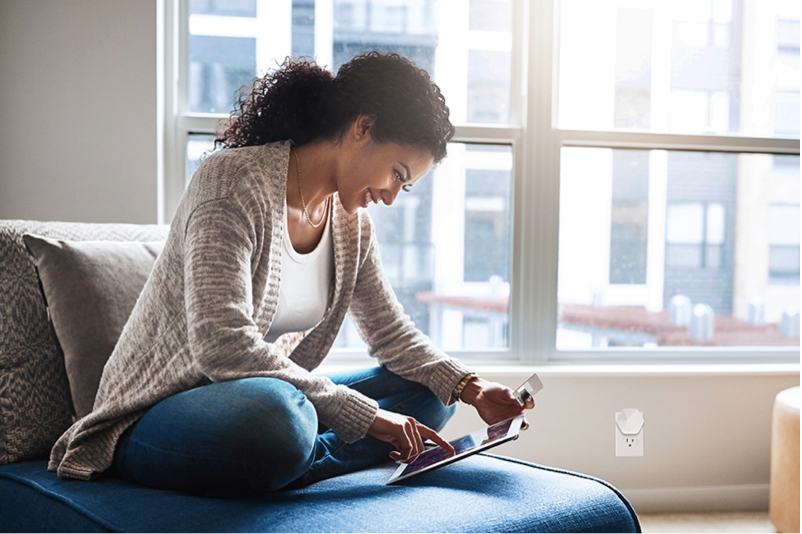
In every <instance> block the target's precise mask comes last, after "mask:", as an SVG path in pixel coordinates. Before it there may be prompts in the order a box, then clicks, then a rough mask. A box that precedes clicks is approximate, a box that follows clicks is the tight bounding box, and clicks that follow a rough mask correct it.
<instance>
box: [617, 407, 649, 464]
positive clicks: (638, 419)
mask: <svg viewBox="0 0 802 534" xmlns="http://www.w3.org/2000/svg"><path fill="white" fill-rule="evenodd" d="M643 423H644V421H643V412H641V411H638V410H636V409H635V408H625V409H623V410H621V411H620V412H616V414H615V455H616V456H643V427H644V424H643Z"/></svg>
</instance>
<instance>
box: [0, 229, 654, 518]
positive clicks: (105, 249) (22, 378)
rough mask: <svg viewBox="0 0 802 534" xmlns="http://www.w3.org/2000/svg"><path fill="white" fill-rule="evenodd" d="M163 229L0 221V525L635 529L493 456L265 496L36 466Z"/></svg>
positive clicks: (102, 352) (601, 499)
mask: <svg viewBox="0 0 802 534" xmlns="http://www.w3.org/2000/svg"><path fill="white" fill-rule="evenodd" d="M167 231H168V227H167V226H159V225H128V224H89V223H63V222H37V221H19V220H12V221H0V531H4V532H32V531H39V532H53V531H57V532H79V531H80V532H118V531H134V532H135V531H148V532H198V531H201V532H211V531H214V532H255V531H259V532H407V531H411V532H640V524H639V522H638V517H637V515H636V513H635V511H634V510H633V508H632V506H631V505H630V503H629V502H628V501H627V500H626V498H625V497H624V496H623V495H622V494H621V493H620V492H619V491H618V490H616V489H615V488H614V487H613V486H611V485H610V484H608V483H606V482H604V481H602V480H599V479H597V478H593V477H590V476H586V475H581V474H577V473H571V472H567V471H564V470H560V469H554V468H551V467H544V466H539V465H533V464H531V463H527V462H523V461H519V460H515V459H512V458H505V457H502V456H497V455H493V454H478V455H475V456H472V457H470V458H468V459H466V460H464V461H461V462H457V463H455V464H452V465H450V466H448V467H444V468H442V469H438V470H435V471H432V472H428V473H424V474H421V475H420V476H418V477H414V478H412V479H409V480H407V481H404V482H401V483H399V484H396V485H391V486H387V485H385V484H384V482H385V480H386V479H387V478H388V477H389V476H390V474H391V473H392V471H393V470H394V464H393V463H392V462H389V461H388V463H387V464H386V465H381V466H378V467H375V468H372V469H367V470H364V471H360V472H356V473H352V474H349V475H345V476H341V477H337V478H334V479H330V480H325V481H322V482H319V483H316V484H313V485H311V486H309V487H306V488H303V489H298V490H291V491H279V492H274V493H268V494H258V493H253V492H249V491H246V490H238V489H228V490H219V491H216V492H207V493H205V494H186V493H179V492H172V491H164V490H156V489H150V488H146V487H142V486H139V485H136V484H132V483H129V482H127V481H125V480H122V479H121V478H119V477H117V476H115V475H114V474H113V473H106V474H104V475H102V476H100V477H98V478H97V479H95V480H92V481H89V482H87V481H77V480H62V479H60V478H59V477H58V476H57V475H56V474H55V473H52V472H49V471H48V470H47V458H48V455H49V452H50V448H51V447H52V445H53V443H54V442H55V441H56V439H58V437H59V436H60V435H61V434H62V433H63V432H64V430H66V429H67V428H68V427H69V426H70V425H71V424H72V423H73V421H75V420H77V418H78V417H80V416H81V415H82V414H85V413H86V412H87V410H91V400H92V397H93V394H94V393H93V392H94V390H96V388H97V381H98V380H99V376H100V373H101V372H102V366H103V363H104V362H105V358H107V357H108V355H109V354H110V352H111V349H112V348H113V345H114V342H115V340H116V337H117V336H119V333H120V331H121V328H122V326H123V324H124V322H125V319H126V317H127V315H126V314H127V313H130V309H131V308H132V307H133V304H134V302H135V300H136V296H137V295H138V291H139V290H140V289H141V287H142V285H143V284H144V279H145V278H146V277H147V273H148V272H149V267H148V266H149V265H152V262H153V261H155V257H156V255H157V254H158V251H159V250H160V246H161V244H162V243H163V240H164V239H165V238H166V235H167ZM126 310H127V311H126ZM532 431H535V432H537V430H536V429H533V430H530V432H532Z"/></svg>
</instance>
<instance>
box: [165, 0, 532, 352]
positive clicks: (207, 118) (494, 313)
mask: <svg viewBox="0 0 802 534" xmlns="http://www.w3.org/2000/svg"><path fill="white" fill-rule="evenodd" d="M174 7H175V9H176V10H177V16H176V19H177V21H178V27H179V28H181V27H182V24H184V26H183V28H184V29H183V32H184V33H179V36H180V39H179V48H178V50H177V57H178V59H179V61H178V73H179V76H178V78H179V79H181V78H182V74H184V77H185V79H186V85H185V86H181V85H180V84H179V85H178V86H177V87H176V90H177V98H176V102H177V106H176V109H175V110H174V115H175V116H176V125H177V130H178V132H177V135H176V140H177V143H176V144H177V146H179V147H181V148H182V151H183V152H184V157H183V158H181V160H180V163H177V164H176V170H178V166H179V165H180V168H181V171H180V176H181V177H182V180H181V183H180V184H175V186H174V189H173V193H172V198H171V199H169V200H168V203H169V204H171V207H174V205H175V204H177V202H178V198H180V192H181V191H182V190H183V187H185V185H186V184H187V183H188V182H189V180H190V179H191V177H192V174H193V173H194V171H195V169H196V168H197V166H198V164H199V162H200V159H201V158H202V156H203V154H204V153H205V152H207V151H208V150H210V149H211V148H212V141H213V136H212V135H210V134H211V133H212V132H213V130H214V128H215V126H216V124H217V122H218V121H219V120H220V119H221V118H224V117H225V116H227V115H228V113H229V112H230V111H231V109H232V108H233V105H234V101H235V98H236V96H237V94H238V91H240V90H241V88H243V87H246V86H249V85H250V83H251V81H252V79H253V78H254V76H257V75H262V74H264V73H265V72H266V71H267V70H268V69H271V68H275V67H276V66H277V65H278V64H279V63H280V62H281V61H283V59H284V57H285V56H287V55H290V54H292V55H293V56H305V57H309V58H315V59H316V61H317V62H318V64H321V65H326V66H328V68H330V69H331V70H332V71H334V72H336V70H337V69H338V68H339V66H340V65H342V64H343V63H345V62H346V61H348V60H349V59H350V58H352V57H353V56H355V55H357V54H359V53H362V52H364V51H368V50H381V51H393V52H397V53H399V54H402V55H404V56H406V57H408V58H410V59H411V60H413V61H414V62H416V64H417V65H418V66H420V67H422V68H425V69H426V70H427V71H428V72H429V74H430V75H431V76H432V78H433V79H434V80H435V81H436V82H437V83H438V85H439V86H440V87H441V89H442V90H443V92H444V94H446V95H448V104H449V108H450V110H451V116H452V121H453V122H454V123H455V124H456V125H458V126H459V127H460V128H459V130H458V132H457V137H456V138H455V142H453V143H451V145H450V146H449V149H448V151H449V156H448V158H447V159H446V160H445V161H444V162H443V163H442V164H440V165H439V166H437V167H436V168H435V169H433V170H432V172H431V176H430V177H427V178H426V179H424V180H422V181H421V182H420V183H419V185H418V186H416V187H415V188H414V189H413V190H412V192H411V194H404V195H400V196H399V198H398V199H397V201H396V203H395V204H394V205H393V206H392V207H389V208H388V207H385V206H381V207H378V208H376V207H371V208H370V212H371V216H372V218H373V220H374V223H375V225H376V231H377V237H378V240H379V244H380V252H381V255H382V262H383V265H384V267H385V271H386V273H387V276H388V278H389V279H390V281H391V283H392V284H393V288H394V290H395V291H396V295H397V296H398V298H399V300H400V302H401V303H402V305H403V306H404V310H405V312H406V313H408V314H409V315H410V316H411V318H412V319H413V321H414V322H415V324H416V326H418V328H420V329H421V330H422V331H423V332H424V333H426V334H428V335H429V336H430V337H431V338H432V339H433V340H434V342H435V343H437V344H438V345H439V346H441V347H442V348H444V349H446V350H463V351H465V350H467V351H469V352H470V351H487V350H491V351H493V350H500V351H504V352H509V350H510V344H511V343H510V333H509V325H510V310H509V295H510V285H511V278H512V271H511V265H512V251H513V246H512V238H513V232H512V223H513V218H512V213H513V212H512V200H513V183H514V182H513V170H514V160H515V151H514V146H513V145H514V144H516V143H518V142H520V139H521V129H520V127H517V126H511V124H512V123H513V122H515V123H520V121H521V118H520V117H519V116H515V115H513V113H515V110H516V109H521V107H522V106H520V104H519V103H516V98H520V97H519V96H516V95H515V94H514V93H513V91H512V80H513V78H514V77H517V78H518V79H520V68H517V69H516V72H514V70H513V68H512V43H513V33H514V31H516V30H515V26H514V24H513V21H514V17H513V9H514V8H515V3H514V1H513V0H473V1H471V2H462V1H455V0H418V1H414V2H404V1H400V0H327V1H322V0H319V1H315V0H270V1H269V2H268V1H267V0H250V1H246V0H208V1H200V0H197V1H196V0H188V1H187V0H184V1H178V2H177V4H176V5H175V6H174ZM518 8H519V9H520V6H518ZM519 27H520V26H519ZM518 31H520V30H518ZM488 125H492V126H493V129H492V130H488V129H487V126H488ZM177 174H178V173H177ZM435 221H436V224H435ZM335 346H336V347H338V348H340V349H345V350H349V349H361V348H362V347H363V346H364V345H363V344H362V342H361V340H360V339H359V336H358V335H357V333H356V329H355V327H354V325H353V324H351V323H350V321H347V322H346V324H345V326H344V328H343V329H342V331H341V333H340V336H339V337H338V339H337V341H336V342H335Z"/></svg>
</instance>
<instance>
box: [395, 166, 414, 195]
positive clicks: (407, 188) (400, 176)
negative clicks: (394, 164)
mask: <svg viewBox="0 0 802 534" xmlns="http://www.w3.org/2000/svg"><path fill="white" fill-rule="evenodd" d="M393 173H394V174H395V179H396V180H398V181H399V182H405V181H406V180H405V179H404V175H403V174H401V173H400V172H399V171H397V170H395V169H393ZM411 188H412V186H411V185H402V186H401V189H403V190H404V191H406V192H407V193H409V191H410V189H411Z"/></svg>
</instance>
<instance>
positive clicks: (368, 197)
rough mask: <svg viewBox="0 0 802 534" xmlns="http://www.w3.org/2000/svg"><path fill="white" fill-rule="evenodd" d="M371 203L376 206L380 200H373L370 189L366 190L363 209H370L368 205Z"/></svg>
mask: <svg viewBox="0 0 802 534" xmlns="http://www.w3.org/2000/svg"><path fill="white" fill-rule="evenodd" d="M371 202H373V203H375V204H378V203H379V201H378V200H376V199H375V198H373V195H372V194H371V192H370V189H366V190H365V197H364V198H363V199H362V207H363V208H367V207H368V205H369V204H370V203H371Z"/></svg>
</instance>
